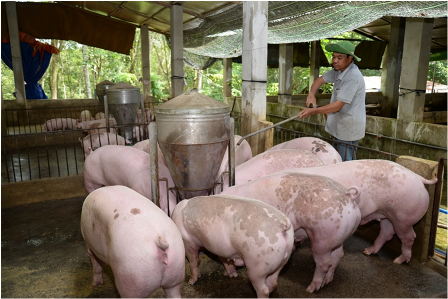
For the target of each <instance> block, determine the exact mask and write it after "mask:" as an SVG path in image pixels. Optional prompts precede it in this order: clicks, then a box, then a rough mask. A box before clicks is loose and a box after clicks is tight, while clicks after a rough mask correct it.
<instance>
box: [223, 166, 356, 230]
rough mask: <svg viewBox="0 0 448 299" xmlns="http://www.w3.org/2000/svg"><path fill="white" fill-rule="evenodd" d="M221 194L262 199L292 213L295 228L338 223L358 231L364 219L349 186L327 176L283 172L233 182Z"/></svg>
mask: <svg viewBox="0 0 448 299" xmlns="http://www.w3.org/2000/svg"><path fill="white" fill-rule="evenodd" d="M221 194H232V195H237V196H243V197H250V198H254V199H258V200H261V201H263V202H265V203H267V204H269V205H272V206H273V207H275V208H277V209H278V210H280V211H281V212H283V213H284V214H285V215H287V216H288V217H289V219H290V220H291V223H292V225H293V227H294V230H298V229H300V228H311V229H314V228H317V227H322V228H325V227H337V230H338V233H342V234H344V236H345V233H344V231H348V232H350V234H351V233H352V232H354V229H356V227H357V226H358V224H359V222H360V220H361V214H360V211H359V208H358V207H357V204H356V202H355V201H354V200H353V199H352V196H351V195H350V192H349V190H348V189H346V188H344V187H343V186H342V185H341V184H339V183H337V182H336V181H334V180H332V179H329V178H327V177H323V176H318V175H310V174H302V173H291V172H280V173H274V174H271V175H268V176H265V177H261V178H258V179H255V180H253V181H250V182H247V183H245V184H242V185H237V186H233V187H231V188H228V189H226V190H224V191H223V193H221ZM357 195H358V196H359V194H357Z"/></svg>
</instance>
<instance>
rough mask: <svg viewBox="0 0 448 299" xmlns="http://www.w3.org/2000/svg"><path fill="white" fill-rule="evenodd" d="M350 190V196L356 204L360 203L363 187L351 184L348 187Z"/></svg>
mask: <svg viewBox="0 0 448 299" xmlns="http://www.w3.org/2000/svg"><path fill="white" fill-rule="evenodd" d="M348 192H349V193H350V197H351V199H352V200H353V201H355V202H356V204H359V196H360V195H361V188H359V187H358V186H351V187H349V188H348Z"/></svg>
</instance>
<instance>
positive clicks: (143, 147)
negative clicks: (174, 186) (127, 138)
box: [133, 139, 167, 166]
mask: <svg viewBox="0 0 448 299" xmlns="http://www.w3.org/2000/svg"><path fill="white" fill-rule="evenodd" d="M133 146H134V147H135V148H138V149H139V150H142V151H144V152H146V153H148V154H150V152H149V139H145V140H142V141H140V142H137V143H136V144H134V145H133ZM157 159H158V160H159V162H160V163H162V164H163V165H165V166H167V164H166V161H165V157H164V156H163V153H162V150H161V149H160V146H159V144H158V143H157Z"/></svg>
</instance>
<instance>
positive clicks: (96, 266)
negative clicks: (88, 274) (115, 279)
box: [87, 248, 103, 287]
mask: <svg viewBox="0 0 448 299" xmlns="http://www.w3.org/2000/svg"><path fill="white" fill-rule="evenodd" d="M87 253H88V254H89V257H90V260H91V262H92V267H93V281H92V285H93V286H95V287H97V286H99V285H102V284H103V266H102V262H101V261H100V260H99V259H98V258H97V257H96V256H95V254H94V253H93V252H92V251H91V250H90V248H87Z"/></svg>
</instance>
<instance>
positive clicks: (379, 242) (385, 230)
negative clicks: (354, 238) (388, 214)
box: [364, 218, 395, 255]
mask: <svg viewBox="0 0 448 299" xmlns="http://www.w3.org/2000/svg"><path fill="white" fill-rule="evenodd" d="M394 234H395V231H394V227H393V225H392V223H391V222H390V221H389V220H388V219H386V218H385V219H381V221H380V234H379V235H378V237H377V238H376V239H375V242H373V245H372V246H370V247H369V248H365V249H364V254H365V255H371V254H375V253H377V252H378V251H380V249H381V248H382V247H383V245H384V244H385V243H386V242H387V241H389V240H391V239H392V237H393V236H394Z"/></svg>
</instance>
